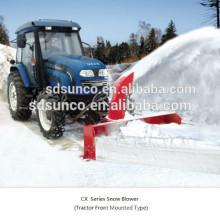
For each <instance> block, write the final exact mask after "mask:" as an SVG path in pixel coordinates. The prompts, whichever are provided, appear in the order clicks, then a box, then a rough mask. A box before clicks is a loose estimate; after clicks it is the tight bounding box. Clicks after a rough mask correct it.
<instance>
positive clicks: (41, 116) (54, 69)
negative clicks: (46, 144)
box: [8, 20, 108, 138]
mask: <svg viewBox="0 0 220 220" xmlns="http://www.w3.org/2000/svg"><path fill="white" fill-rule="evenodd" d="M80 29H81V27H80V26H79V24H77V23H75V22H72V21H63V20H38V21H32V22H28V23H25V24H24V25H22V26H20V27H18V29H17V30H16V34H17V39H16V40H14V41H12V42H13V43H17V57H16V61H14V60H11V61H10V62H11V64H12V65H11V68H10V75H9V77H8V102H9V108H10V112H11V115H12V117H13V118H14V119H16V120H27V119H29V117H30V116H31V112H32V111H31V110H33V108H30V103H33V101H35V106H40V108H36V111H37V118H38V122H39V126H40V128H41V131H42V132H43V134H44V136H45V137H47V138H56V137H60V136H62V134H63V131H64V128H63V127H64V124H65V118H66V116H67V115H68V117H69V119H70V120H69V121H71V122H74V121H76V120H78V121H79V120H80V121H82V122H84V123H85V124H94V123H98V122H100V121H101V120H102V118H104V117H105V116H106V115H107V111H106V110H104V109H101V110H100V111H92V110H91V108H90V105H91V103H92V102H96V103H97V102H104V103H106V105H108V76H107V70H106V66H105V65H104V64H103V63H102V62H100V61H99V60H96V59H93V56H92V48H91V47H90V46H89V45H88V44H86V43H84V42H82V41H81V38H80V35H79V32H80ZM83 43H84V44H86V45H87V46H89V49H90V56H91V57H87V56H85V55H84V48H83ZM97 43H98V45H100V44H103V39H102V38H100V37H99V38H98V42H97ZM92 87H93V88H94V87H95V88H96V90H95V91H93V92H92V91H91V88H92ZM103 87H106V88H107V89H106V91H105V93H103V92H102V91H103ZM48 88H50V91H48ZM60 88H71V89H70V90H68V89H66V90H65V91H64V92H63V93H62V91H63V90H61V89H60ZM54 89H56V93H55V92H54V91H55V90H54ZM59 89H60V90H59ZM57 91H58V92H57ZM59 102H67V103H69V104H72V103H74V105H72V106H73V107H75V106H78V103H80V102H81V103H84V106H85V107H86V108H84V109H83V110H79V109H78V108H77V109H76V108H75V109H76V110H69V109H65V110H54V108H53V109H52V110H46V108H45V107H46V106H45V103H50V104H51V105H52V106H54V105H58V103H59ZM56 107H57V106H56ZM56 109H57V108H56Z"/></svg>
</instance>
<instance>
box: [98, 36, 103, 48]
mask: <svg viewBox="0 0 220 220" xmlns="http://www.w3.org/2000/svg"><path fill="white" fill-rule="evenodd" d="M97 44H98V46H103V45H104V40H103V37H102V36H98V37H97Z"/></svg>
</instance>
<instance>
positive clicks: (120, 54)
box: [95, 20, 177, 64]
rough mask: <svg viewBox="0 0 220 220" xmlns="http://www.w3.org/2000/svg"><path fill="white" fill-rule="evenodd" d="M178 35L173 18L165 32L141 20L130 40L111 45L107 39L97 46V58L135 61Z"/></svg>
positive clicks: (114, 61) (108, 61)
mask: <svg viewBox="0 0 220 220" xmlns="http://www.w3.org/2000/svg"><path fill="white" fill-rule="evenodd" d="M176 36H177V33H176V26H175V24H174V22H173V21H172V20H171V21H170V23H169V25H168V27H167V28H166V30H165V33H164V34H162V31H161V30H160V29H158V28H152V27H151V25H150V24H147V23H146V22H145V21H139V24H138V31H137V33H131V34H130V36H129V41H128V42H122V43H121V44H116V45H111V43H110V41H108V40H107V41H106V42H105V43H104V44H103V45H99V46H98V47H97V48H96V50H95V58H96V59H98V60H100V61H102V62H103V63H104V64H116V63H122V62H128V63H131V62H135V61H137V60H140V59H141V58H143V57H145V56H147V55H148V54H150V53H152V52H153V51H154V50H156V49H157V48H158V47H160V46H161V45H163V44H164V43H166V42H167V41H168V40H170V39H172V38H174V37H176Z"/></svg>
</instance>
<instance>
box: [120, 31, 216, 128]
mask: <svg viewBox="0 0 220 220" xmlns="http://www.w3.org/2000/svg"><path fill="white" fill-rule="evenodd" d="M130 72H134V73H135V79H134V82H135V83H138V85H139V86H148V85H152V84H153V85H154V86H155V87H157V88H159V87H161V86H164V87H166V88H171V87H173V86H175V87H179V86H181V87H184V88H185V87H193V88H194V89H195V93H194V94H190V93H188V94H186V93H184V94H177V93H175V94H171V93H169V92H168V93H164V94H158V93H157V94H152V93H151V94H133V98H134V100H135V102H136V101H139V102H140V101H143V100H144V99H145V100H147V101H148V102H157V103H164V102H177V103H180V102H190V103H191V108H192V109H191V111H182V110H176V112H177V113H178V114H180V115H181V116H182V118H183V120H184V121H188V122H193V123H196V124H205V125H207V124H208V125H211V124H216V125H220V111H219V106H220V95H219V94H220V86H219V81H220V30H218V29H215V28H213V27H205V28H201V29H198V30H194V31H192V32H189V33H187V34H184V35H181V36H179V37H177V38H175V39H173V40H171V41H169V42H167V43H166V44H164V45H163V46H162V47H160V48H159V49H157V50H156V51H155V52H153V53H152V54H150V55H149V56H147V57H145V58H144V59H142V60H141V61H139V62H137V64H136V65H134V66H132V67H131V68H130V69H129V70H126V71H125V72H124V73H125V74H128V73H130ZM147 112H148V113H149V112H150V111H145V112H142V114H146V113H147ZM151 112H152V110H151Z"/></svg>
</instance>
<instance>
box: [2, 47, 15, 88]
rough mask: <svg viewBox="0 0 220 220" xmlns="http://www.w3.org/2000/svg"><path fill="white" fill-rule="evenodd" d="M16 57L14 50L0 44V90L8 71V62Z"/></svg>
mask: <svg viewBox="0 0 220 220" xmlns="http://www.w3.org/2000/svg"><path fill="white" fill-rule="evenodd" d="M15 57H16V49H15V48H12V47H9V46H5V45H2V44H0V90H1V89H2V86H3V83H4V82H5V81H6V80H7V77H8V74H9V71H10V65H11V64H10V60H12V59H14V60H15Z"/></svg>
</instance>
